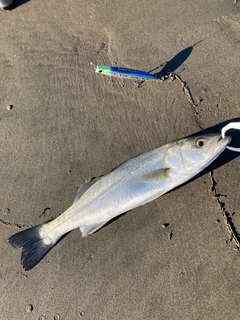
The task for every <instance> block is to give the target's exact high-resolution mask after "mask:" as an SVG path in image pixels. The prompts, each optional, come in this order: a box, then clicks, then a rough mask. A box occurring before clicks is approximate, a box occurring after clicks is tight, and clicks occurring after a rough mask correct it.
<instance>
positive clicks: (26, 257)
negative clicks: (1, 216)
mask: <svg viewBox="0 0 240 320" xmlns="http://www.w3.org/2000/svg"><path fill="white" fill-rule="evenodd" d="M42 226H43V225H42V224H41V225H38V226H36V227H33V228H30V229H27V230H24V231H21V232H18V233H16V234H14V235H12V236H11V237H10V238H9V239H8V241H9V243H10V244H11V245H12V246H13V247H14V248H17V249H21V250H22V257H21V265H22V267H23V268H24V269H25V270H26V271H27V270H30V269H32V268H33V267H35V265H36V264H38V262H39V261H41V260H42V258H43V257H44V256H45V255H46V254H47V253H48V251H49V250H50V249H51V248H52V247H53V246H54V245H55V243H56V241H55V242H52V241H51V240H50V239H49V237H46V238H42V237H41V235H40V233H39V231H40V229H41V227H42Z"/></svg>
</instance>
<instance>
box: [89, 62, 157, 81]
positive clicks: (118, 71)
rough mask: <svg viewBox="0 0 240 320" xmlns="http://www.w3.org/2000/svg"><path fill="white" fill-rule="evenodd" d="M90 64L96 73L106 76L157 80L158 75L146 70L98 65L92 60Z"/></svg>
mask: <svg viewBox="0 0 240 320" xmlns="http://www.w3.org/2000/svg"><path fill="white" fill-rule="evenodd" d="M91 65H92V66H93V67H94V70H95V72H96V73H101V74H104V75H106V76H112V77H120V78H126V79H134V80H138V81H145V80H159V77H158V76H156V75H154V74H151V73H149V72H146V71H141V70H135V69H129V68H122V67H114V66H100V65H94V64H93V63H92V62H91Z"/></svg>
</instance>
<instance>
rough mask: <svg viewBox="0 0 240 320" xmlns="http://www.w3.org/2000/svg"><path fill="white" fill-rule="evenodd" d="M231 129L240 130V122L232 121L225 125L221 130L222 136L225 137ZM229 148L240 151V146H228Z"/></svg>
mask: <svg viewBox="0 0 240 320" xmlns="http://www.w3.org/2000/svg"><path fill="white" fill-rule="evenodd" d="M231 129H237V130H240V122H230V123H229V124H227V125H226V126H225V127H223V128H222V130H221V134H222V138H225V133H226V131H228V130H231ZM227 149H229V150H231V151H235V152H240V148H234V147H230V146H227Z"/></svg>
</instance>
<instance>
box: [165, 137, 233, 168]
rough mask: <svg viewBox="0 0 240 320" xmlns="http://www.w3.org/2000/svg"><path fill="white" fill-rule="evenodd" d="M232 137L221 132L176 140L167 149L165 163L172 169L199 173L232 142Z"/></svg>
mask: <svg viewBox="0 0 240 320" xmlns="http://www.w3.org/2000/svg"><path fill="white" fill-rule="evenodd" d="M230 141H231V137H229V136H226V137H225V138H222V135H221V134H220V133H219V134H205V135H201V136H192V137H187V138H184V139H180V140H176V141H174V143H173V144H172V145H171V146H170V148H168V149H167V151H166V157H165V163H166V164H167V166H168V167H169V168H171V169H175V170H178V171H181V172H186V173H193V174H197V173H198V172H200V171H201V170H203V169H204V168H206V167H207V166H208V165H209V164H210V163H212V162H213V161H214V160H215V159H216V158H217V157H218V156H219V154H220V153H222V152H223V151H224V150H225V148H226V147H227V145H228V144H229V143H230Z"/></svg>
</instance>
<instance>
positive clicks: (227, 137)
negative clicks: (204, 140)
mask: <svg viewBox="0 0 240 320" xmlns="http://www.w3.org/2000/svg"><path fill="white" fill-rule="evenodd" d="M231 140H232V137H230V136H226V137H224V138H223V137H222V135H220V137H219V138H218V140H217V143H219V142H221V143H222V142H224V147H226V146H227V145H228V144H229V143H230V142H231Z"/></svg>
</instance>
